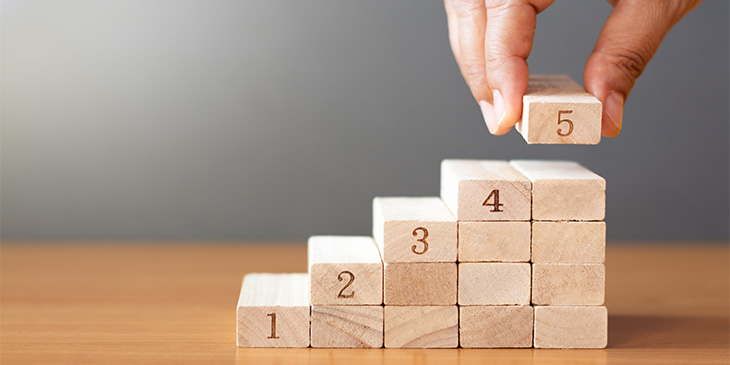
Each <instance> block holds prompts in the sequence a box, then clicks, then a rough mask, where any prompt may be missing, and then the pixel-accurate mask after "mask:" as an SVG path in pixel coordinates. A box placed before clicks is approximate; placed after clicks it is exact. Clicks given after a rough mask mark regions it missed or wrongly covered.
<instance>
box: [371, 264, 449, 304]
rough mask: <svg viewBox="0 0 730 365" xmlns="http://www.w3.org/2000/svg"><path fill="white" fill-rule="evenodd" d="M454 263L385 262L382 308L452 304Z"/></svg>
mask: <svg viewBox="0 0 730 365" xmlns="http://www.w3.org/2000/svg"><path fill="white" fill-rule="evenodd" d="M456 276H457V273H456V263H446V262H430V263H385V293H384V299H385V305H386V306H388V305H455V304H456Z"/></svg>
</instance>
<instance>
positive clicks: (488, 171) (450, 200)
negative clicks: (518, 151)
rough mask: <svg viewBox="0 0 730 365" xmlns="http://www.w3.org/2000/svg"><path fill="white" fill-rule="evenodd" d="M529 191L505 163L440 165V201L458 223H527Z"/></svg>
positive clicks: (529, 186)
mask: <svg viewBox="0 0 730 365" xmlns="http://www.w3.org/2000/svg"><path fill="white" fill-rule="evenodd" d="M531 189H532V184H531V183H530V180H529V179H528V178H526V177H525V176H523V175H522V174H520V173H519V172H517V170H515V169H514V168H513V167H512V166H510V164H509V163H507V161H496V160H444V161H443V162H441V198H442V199H443V200H444V203H446V205H447V206H448V207H449V209H451V212H453V213H454V215H456V218H457V219H458V220H459V221H529V220H530V207H531V204H532V192H531Z"/></svg>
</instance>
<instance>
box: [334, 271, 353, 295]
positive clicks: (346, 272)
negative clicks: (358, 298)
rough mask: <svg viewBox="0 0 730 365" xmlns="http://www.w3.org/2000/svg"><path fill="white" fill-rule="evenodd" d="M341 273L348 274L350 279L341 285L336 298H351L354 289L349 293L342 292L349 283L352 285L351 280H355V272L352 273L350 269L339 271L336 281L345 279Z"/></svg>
mask: <svg viewBox="0 0 730 365" xmlns="http://www.w3.org/2000/svg"><path fill="white" fill-rule="evenodd" d="M342 274H345V275H349V276H350V279H349V281H348V282H347V284H345V286H343V287H342V289H341V290H340V292H339V294H337V297H338V298H352V297H354V296H355V291H352V292H351V293H350V294H343V292H344V291H345V289H347V288H349V287H350V285H352V282H353V281H355V274H353V273H352V272H350V271H343V272H341V273H339V274H338V275H337V281H342V280H345V279H343V278H342Z"/></svg>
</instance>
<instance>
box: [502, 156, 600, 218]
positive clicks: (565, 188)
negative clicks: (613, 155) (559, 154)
mask: <svg viewBox="0 0 730 365" xmlns="http://www.w3.org/2000/svg"><path fill="white" fill-rule="evenodd" d="M510 163H511V164H512V166H514V167H515V169H517V170H518V171H519V172H521V173H522V174H524V175H525V176H527V178H529V179H530V181H532V219H533V220H536V221H543V220H544V221H563V220H565V221H600V220H603V217H604V216H605V213H606V180H605V179H604V178H602V177H600V176H598V175H597V174H595V173H593V172H591V171H590V170H588V169H587V168H585V167H583V166H581V165H580V164H578V163H576V162H572V161H539V160H513V161H510Z"/></svg>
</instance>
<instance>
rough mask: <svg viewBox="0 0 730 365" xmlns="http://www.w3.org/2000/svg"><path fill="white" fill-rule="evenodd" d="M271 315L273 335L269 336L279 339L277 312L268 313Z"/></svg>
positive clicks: (268, 315)
mask: <svg viewBox="0 0 730 365" xmlns="http://www.w3.org/2000/svg"><path fill="white" fill-rule="evenodd" d="M266 316H267V317H271V336H269V337H267V338H270V339H277V338H279V336H277V335H276V313H269V314H267V315H266Z"/></svg>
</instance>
